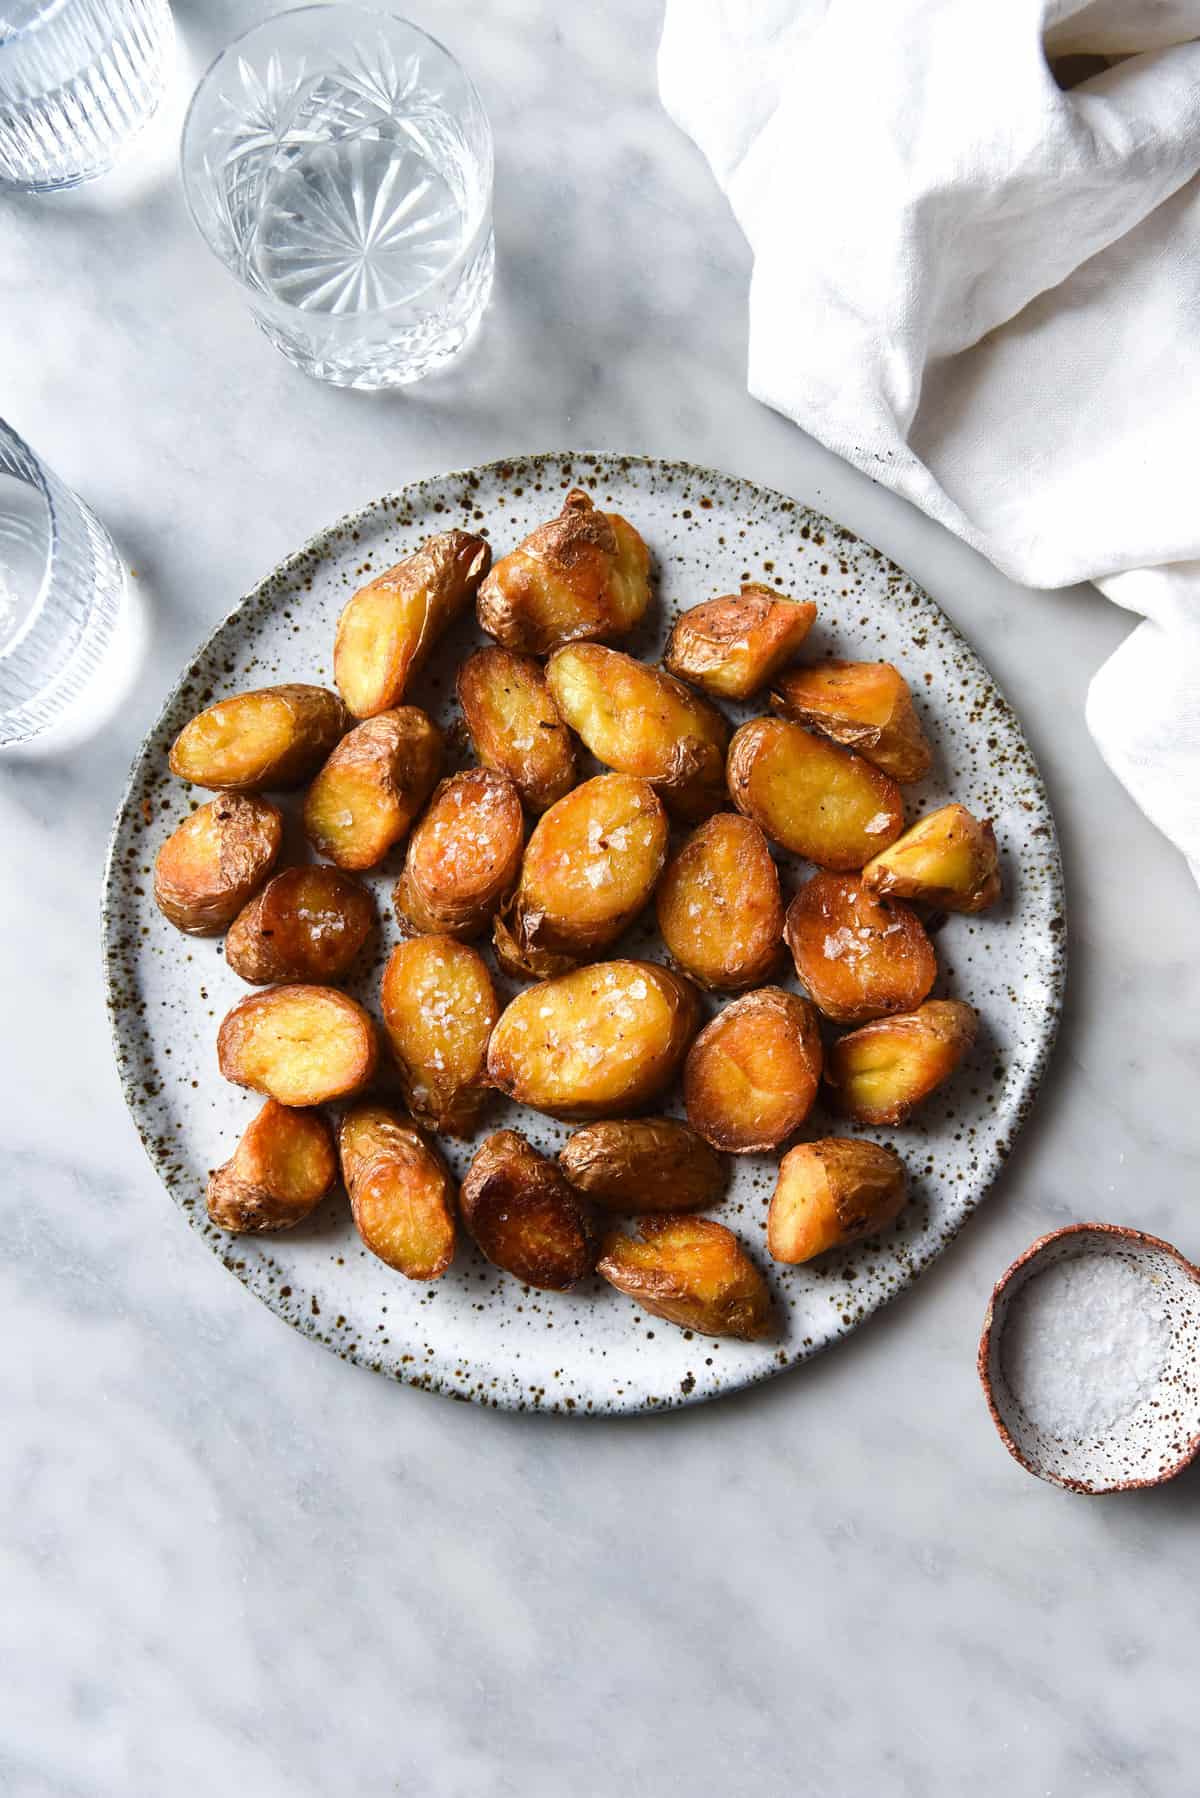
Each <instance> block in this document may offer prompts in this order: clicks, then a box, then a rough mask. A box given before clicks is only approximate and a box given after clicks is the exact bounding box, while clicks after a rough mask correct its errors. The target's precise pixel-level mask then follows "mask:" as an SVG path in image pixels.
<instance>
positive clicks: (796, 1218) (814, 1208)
mask: <svg viewBox="0 0 1200 1798" xmlns="http://www.w3.org/2000/svg"><path fill="white" fill-rule="evenodd" d="M906 1197H907V1190H906V1182H905V1174H904V1163H903V1162H902V1161H901V1159H900V1157H899V1155H897V1153H896V1151H895V1150H894V1149H885V1148H883V1147H881V1145H880V1144H879V1143H874V1142H862V1141H860V1140H859V1139H858V1138H856V1137H848V1136H827V1137H825V1138H824V1139H823V1140H822V1141H821V1142H802V1143H797V1145H796V1147H795V1148H794V1149H789V1150H788V1152H787V1154H786V1155H785V1156H784V1158H783V1160H782V1161H781V1162H780V1164H779V1178H778V1180H777V1181H776V1183H775V1192H774V1195H773V1197H772V1199H771V1209H770V1210H769V1211H768V1213H767V1248H768V1249H769V1250H770V1252H771V1254H772V1255H773V1256H774V1257H775V1259H776V1261H787V1262H790V1263H793V1264H794V1263H796V1262H799V1261H811V1260H812V1258H813V1256H814V1255H823V1254H824V1253H825V1252H826V1250H828V1249H837V1248H844V1247H845V1246H846V1244H847V1243H851V1242H857V1241H858V1240H859V1238H860V1237H862V1236H874V1235H875V1234H876V1232H877V1231H879V1230H884V1229H886V1228H887V1226H888V1224H890V1223H893V1222H894V1221H895V1219H896V1218H897V1217H898V1216H899V1215H900V1212H901V1211H902V1210H903V1208H904V1201H905V1198H906Z"/></svg>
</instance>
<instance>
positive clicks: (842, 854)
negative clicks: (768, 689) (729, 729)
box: [729, 718, 904, 872]
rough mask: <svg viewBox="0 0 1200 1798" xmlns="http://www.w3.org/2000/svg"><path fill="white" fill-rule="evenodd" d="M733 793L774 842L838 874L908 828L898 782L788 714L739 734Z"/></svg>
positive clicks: (733, 754) (732, 757) (732, 758)
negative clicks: (818, 734)
mask: <svg viewBox="0 0 1200 1798" xmlns="http://www.w3.org/2000/svg"><path fill="white" fill-rule="evenodd" d="M729 791H730V794H731V795H732V797H733V802H734V804H735V805H736V806H737V808H738V810H739V811H740V812H744V813H745V814H746V816H747V817H748V818H753V820H754V822H755V823H756V824H757V825H758V826H759V827H760V828H761V829H762V830H764V831H765V832H766V834H767V835H768V836H769V837H770V839H771V841H772V842H773V843H778V844H779V845H780V847H781V848H783V849H790V850H791V851H792V853H793V854H794V855H804V856H807V857H808V859H809V861H813V862H816V863H817V865H818V866H819V867H822V868H830V869H832V870H834V872H845V871H848V870H849V869H852V868H861V867H862V865H863V863H864V862H866V861H869V860H870V858H871V857H872V856H873V855H877V854H878V852H879V851H880V849H882V848H884V847H885V846H886V845H887V844H888V843H890V842H892V840H893V839H894V838H895V837H897V836H899V834H900V832H901V830H902V829H903V828H904V807H903V803H902V801H901V798H900V789H899V787H898V786H897V785H896V783H895V781H894V780H892V779H891V778H890V777H889V776H888V775H886V774H884V773H882V772H881V770H880V769H878V768H876V767H874V766H873V765H872V764H871V763H870V762H866V761H864V760H863V759H862V757H861V756H858V755H855V754H853V752H852V751H851V750H848V749H839V748H838V747H837V746H836V744H833V743H827V742H826V741H825V739H824V738H823V737H816V736H814V735H813V734H812V732H811V731H807V730H804V729H803V728H802V726H801V725H799V724H791V723H789V722H788V721H787V720H786V719H783V718H752V719H751V720H750V722H749V723H748V724H743V725H742V727H741V729H740V730H739V731H737V732H736V733H735V735H734V739H733V742H732V743H731V744H730V746H729Z"/></svg>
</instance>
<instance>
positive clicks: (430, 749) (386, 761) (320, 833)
mask: <svg viewBox="0 0 1200 1798" xmlns="http://www.w3.org/2000/svg"><path fill="white" fill-rule="evenodd" d="M442 753H443V742H442V733H441V731H440V730H439V729H438V727H437V725H436V724H434V722H433V720H432V719H431V718H429V717H428V716H427V715H426V714H425V713H424V712H423V711H421V709H420V707H419V706H415V705H405V706H400V707H398V708H397V710H396V711H393V712H380V713H379V715H378V716H377V717H375V718H368V719H367V720H366V721H365V723H363V724H358V725H356V726H355V728H354V729H353V730H352V731H350V732H349V733H348V735H346V736H344V737H343V738H342V740H341V742H340V743H339V744H338V746H337V748H336V749H335V750H334V752H333V754H332V755H331V756H330V758H329V760H328V761H327V762H326V764H325V766H324V767H323V768H322V769H321V772H320V773H319V774H318V775H317V778H316V779H315V780H314V781H313V783H312V786H311V787H310V788H309V789H308V794H307V796H306V798H305V801H304V834H305V836H306V837H307V838H308V840H309V842H310V843H311V844H312V846H313V848H314V849H315V850H316V852H317V854H318V855H323V856H325V857H326V858H327V859H328V860H329V861H331V862H336V864H337V866H338V867H339V868H373V867H374V866H375V864H376V862H381V861H382V860H383V858H384V856H385V855H386V854H387V852H388V850H389V849H391V848H392V846H393V845H394V844H396V843H398V842H400V840H401V838H402V837H404V836H406V835H407V833H408V830H409V827H410V826H411V824H412V821H413V819H414V818H415V817H416V816H417V813H418V812H419V811H420V810H421V807H422V806H423V805H424V804H425V801H426V800H427V799H428V798H429V795H430V794H431V793H432V791H433V786H434V782H435V781H436V780H437V777H438V775H439V774H440V773H441V769H442Z"/></svg>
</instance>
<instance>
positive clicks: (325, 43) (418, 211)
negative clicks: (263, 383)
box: [0, 0, 494, 388]
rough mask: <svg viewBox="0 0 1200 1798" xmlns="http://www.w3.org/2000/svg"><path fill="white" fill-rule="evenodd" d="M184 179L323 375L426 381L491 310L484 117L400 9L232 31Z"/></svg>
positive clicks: (203, 90)
mask: <svg viewBox="0 0 1200 1798" xmlns="http://www.w3.org/2000/svg"><path fill="white" fill-rule="evenodd" d="M2 4H3V0H0V5H2ZM183 182H184V188H185V191H186V193H187V198H188V204H189V206H190V207H191V210H192V216H193V218H194V219H195V221H196V224H197V225H198V226H199V228H200V231H201V232H202V234H203V236H204V238H205V240H206V241H207V243H208V245H209V247H210V248H211V249H212V250H213V251H214V252H215V254H216V255H217V256H219V257H220V259H221V261H222V262H223V263H224V264H225V266H226V267H227V268H228V269H229V270H230V271H231V273H232V274H233V275H235V276H236V277H237V279H238V280H239V281H240V282H241V283H242V284H243V285H244V286H245V287H246V288H247V290H248V291H249V294H250V305H251V309H252V311H253V313H254V317H255V319H256V321H257V322H258V324H259V326H260V327H261V329H262V330H263V331H265V332H266V334H267V336H268V337H269V338H270V339H271V342H272V343H273V344H275V346H276V347H277V348H278V349H281V350H282V351H283V353H284V355H285V356H289V357H290V358H291V360H292V361H293V362H295V363H296V364H297V365H298V366H299V367H300V368H302V369H304V370H305V371H306V373H308V374H310V375H315V376H317V377H318V379H320V380H324V381H333V382H336V383H337V384H338V385H339V386H343V387H362V388H376V387H398V386H404V385H406V384H407V383H408V382H410V381H419V380H420V379H421V378H422V376H423V375H426V374H428V373H429V372H430V370H431V369H434V368H436V367H438V366H439V364H441V363H444V362H446V361H448V360H449V358H450V357H451V356H454V355H456V354H457V352H458V351H459V350H460V349H461V348H462V347H463V345H464V344H465V343H466V342H467V340H468V338H469V337H470V336H471V334H472V332H473V331H474V329H475V327H476V326H477V324H478V323H479V320H480V318H481V317H482V314H483V310H484V307H485V306H486V305H487V301H488V295H489V293H490V292H491V286H492V270H493V263H494V249H493V238H492V134H491V129H490V127H489V125H488V121H487V115H486V113H485V112H484V110H483V106H482V103H481V101H480V99H479V95H478V94H477V93H476V91H475V88H474V85H473V84H472V82H471V81H470V79H469V77H468V76H467V75H466V74H465V73H464V72H463V70H462V69H461V68H460V67H459V65H458V64H457V63H456V62H455V60H454V58H453V57H452V56H451V55H450V53H449V51H447V50H444V49H443V48H442V46H441V45H440V44H438V43H435V42H434V40H433V38H431V37H427V36H426V34H425V33H424V32H423V31H420V30H418V29H417V27H416V26H415V25H410V24H409V23H408V21H407V20H406V19H402V18H399V17H397V16H396V14H394V13H390V12H386V11H379V10H375V9H374V8H372V7H369V6H358V5H337V6H305V7H301V8H299V9H298V10H297V11H294V12H285V13H278V14H276V16H275V17H274V18H271V19H267V20H265V21H264V22H263V23H262V24H261V25H256V26H254V27H253V29H252V30H250V31H247V32H246V33H245V34H244V36H242V37H240V38H237V39H235V41H234V42H233V43H232V44H230V46H229V48H228V49H227V50H225V51H224V53H223V54H222V55H221V56H219V57H218V58H217V60H216V62H215V63H214V64H213V65H212V67H211V69H209V71H208V73H207V75H205V77H204V79H203V81H202V82H201V83H200V86H199V87H198V88H197V90H196V94H195V97H194V98H193V100H192V104H191V108H190V110H189V112H188V116H187V122H186V124H185V125H184V129H183Z"/></svg>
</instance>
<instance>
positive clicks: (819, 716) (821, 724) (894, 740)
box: [771, 661, 933, 781]
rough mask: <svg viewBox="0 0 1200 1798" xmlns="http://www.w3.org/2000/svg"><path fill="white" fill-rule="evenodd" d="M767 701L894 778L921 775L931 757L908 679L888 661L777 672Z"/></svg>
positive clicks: (831, 663) (816, 664) (815, 665)
mask: <svg viewBox="0 0 1200 1798" xmlns="http://www.w3.org/2000/svg"><path fill="white" fill-rule="evenodd" d="M777 687H778V691H777V692H775V693H773V694H772V696H771V703H772V705H773V706H774V707H775V708H776V710H777V711H780V712H782V713H783V715H784V716H785V717H786V718H793V719H795V720H796V721H797V723H799V724H807V725H811V727H812V728H813V729H814V730H819V731H822V732H823V733H824V734H825V736H827V737H832V738H833V740H834V741H835V742H836V743H844V744H845V745H846V746H847V748H849V749H856V750H857V751H858V753H859V754H860V755H862V756H865V757H866V758H867V760H868V761H869V762H874V764H875V766H876V767H877V768H882V769H883V771H884V773H885V774H890V775H891V777H892V779H893V780H899V781H912V780H922V779H923V778H924V777H925V775H926V774H928V772H929V769H930V767H931V765H932V762H933V753H932V751H931V750H930V747H929V744H928V743H927V742H926V740H925V733H924V732H923V731H922V729H921V723H920V720H919V719H918V717H917V714H916V711H915V709H914V707H913V702H912V694H911V693H910V692H909V689H908V682H907V681H906V680H905V678H904V676H903V675H902V674H901V673H900V670H899V669H898V668H894V667H893V666H892V664H891V663H890V662H834V661H829V662H814V663H813V664H812V665H811V666H810V667H808V668H793V669H790V670H789V671H788V672H787V673H786V674H783V675H781V676H780V678H779V681H778V682H777Z"/></svg>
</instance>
